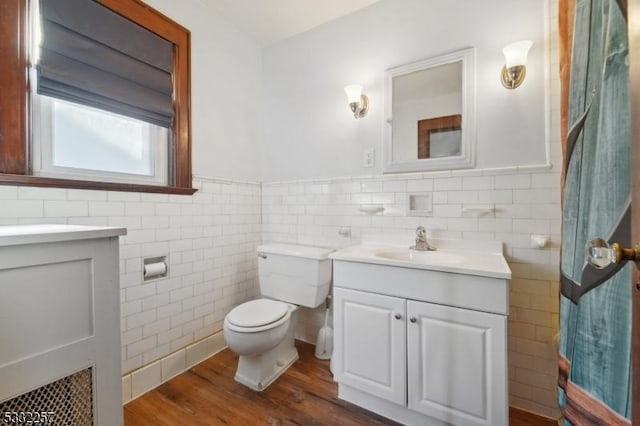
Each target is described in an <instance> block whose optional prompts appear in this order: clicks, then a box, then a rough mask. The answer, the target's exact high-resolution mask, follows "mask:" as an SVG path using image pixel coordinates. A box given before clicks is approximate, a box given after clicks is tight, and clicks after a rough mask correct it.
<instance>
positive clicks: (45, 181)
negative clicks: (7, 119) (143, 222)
mask: <svg viewBox="0 0 640 426" xmlns="http://www.w3.org/2000/svg"><path fill="white" fill-rule="evenodd" d="M0 185H17V186H40V187H45V188H70V189H93V190H103V191H121V192H151V193H156V194H177V195H192V194H193V193H194V192H196V191H197V189H195V188H179V187H175V186H158V185H140V184H134V183H114V182H94V181H84V180H74V179H58V178H48V177H40V176H29V175H14V174H0Z"/></svg>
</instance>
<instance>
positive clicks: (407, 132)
mask: <svg viewBox="0 0 640 426" xmlns="http://www.w3.org/2000/svg"><path fill="white" fill-rule="evenodd" d="M474 73H475V49H474V48H468V49H464V50H459V51H456V52H453V53H448V54H445V55H442V56H438V57H434V58H429V59H425V60H422V61H418V62H415V63H411V64H408V65H402V66H399V67H395V68H391V69H389V70H387V73H386V79H385V81H386V83H385V111H386V117H387V131H386V137H385V170H384V171H385V173H393V172H412V171H429V170H449V169H461V168H468V167H473V163H474V158H473V151H474V149H473V148H474V147H473V145H474V143H475V141H474V139H475V138H474V134H475V116H474V114H475V108H474V91H475V89H474V80H475V77H474Z"/></svg>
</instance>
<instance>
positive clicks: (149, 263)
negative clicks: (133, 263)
mask: <svg viewBox="0 0 640 426" xmlns="http://www.w3.org/2000/svg"><path fill="white" fill-rule="evenodd" d="M168 273H169V263H168V262H167V256H157V257H148V258H146V259H142V278H143V281H151V280H157V279H160V278H165V277H166V276H167V275H168Z"/></svg>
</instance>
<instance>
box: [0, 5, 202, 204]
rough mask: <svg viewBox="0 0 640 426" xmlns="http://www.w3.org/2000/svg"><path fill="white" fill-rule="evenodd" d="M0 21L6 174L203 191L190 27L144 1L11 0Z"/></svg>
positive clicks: (13, 178)
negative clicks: (195, 139) (197, 171)
mask: <svg viewBox="0 0 640 426" xmlns="http://www.w3.org/2000/svg"><path fill="white" fill-rule="evenodd" d="M5 9H6V10H5ZM0 26H2V27H3V28H6V29H7V34H11V35H12V36H13V38H11V37H9V38H8V39H3V40H0V51H1V52H3V53H5V54H6V53H7V52H8V53H11V54H12V55H10V56H11V57H9V58H7V62H8V63H7V66H6V69H7V70H8V71H7V72H4V70H3V72H2V73H0V91H1V92H3V94H4V96H3V97H2V98H0V183H14V184H22V185H36V186H60V187H79V188H91V189H109V190H127V191H140V192H145V191H146V192H165V193H177V194H192V193H193V192H195V190H194V189H192V188H191V135H190V106H189V102H190V101H189V96H190V94H189V92H190V75H189V74H190V71H189V62H190V59H189V55H190V52H189V51H190V34H189V31H188V30H186V29H185V28H183V27H181V26H180V25H178V24H176V23H175V22H173V21H171V20H170V19H168V18H167V17H165V16H164V15H162V14H160V13H159V12H157V11H155V10H153V9H151V8H150V7H149V6H148V5H146V4H145V3H143V2H141V1H138V0H128V1H124V0H95V1H90V0H56V1H48V0H8V1H7V2H6V4H5V5H3V14H2V16H0ZM3 60H4V59H3ZM3 68H4V66H3ZM27 70H28V73H27V72H26V71H27ZM27 75H28V77H27ZM16 99H18V101H17V102H16ZM9 100H11V101H12V102H10V101H9Z"/></svg>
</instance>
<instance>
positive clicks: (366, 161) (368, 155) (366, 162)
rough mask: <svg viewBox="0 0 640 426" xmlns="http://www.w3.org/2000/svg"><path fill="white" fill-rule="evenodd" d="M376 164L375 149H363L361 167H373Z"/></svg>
mask: <svg viewBox="0 0 640 426" xmlns="http://www.w3.org/2000/svg"><path fill="white" fill-rule="evenodd" d="M375 164H376V150H375V149H374V148H367V149H365V150H364V156H363V158H362V167H373V166H375Z"/></svg>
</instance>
